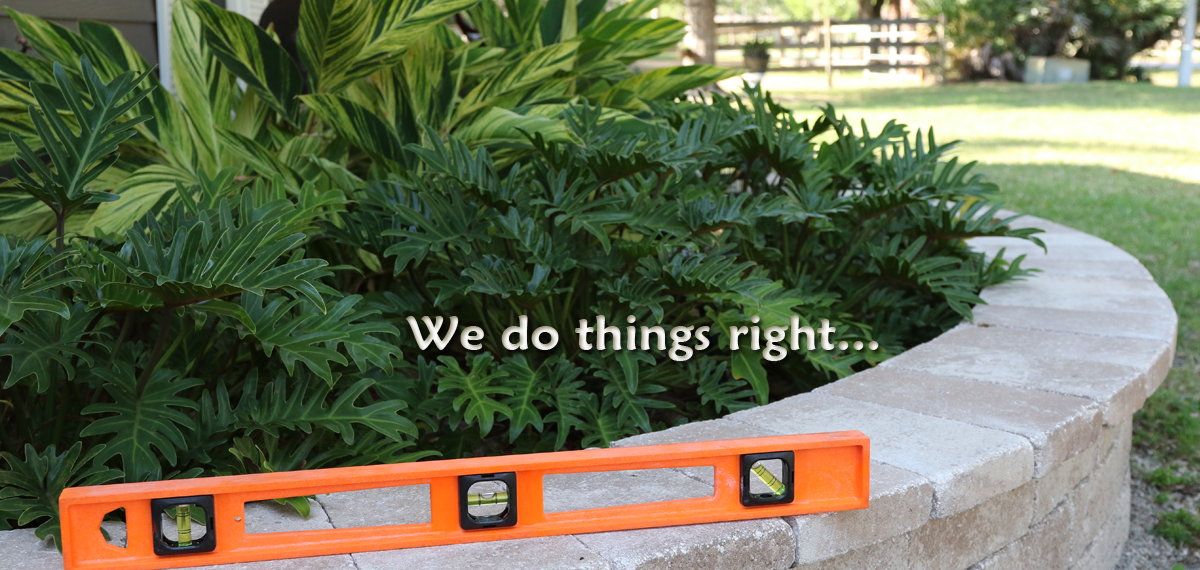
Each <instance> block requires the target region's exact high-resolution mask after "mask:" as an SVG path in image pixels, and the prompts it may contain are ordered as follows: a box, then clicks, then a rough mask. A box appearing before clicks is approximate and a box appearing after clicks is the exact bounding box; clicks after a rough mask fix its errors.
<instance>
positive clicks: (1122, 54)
mask: <svg viewBox="0 0 1200 570" xmlns="http://www.w3.org/2000/svg"><path fill="white" fill-rule="evenodd" d="M918 6H919V8H920V10H921V12H922V13H924V14H927V15H939V14H940V15H944V16H946V36H947V39H948V40H950V47H948V51H949V53H948V55H949V56H950V58H951V59H952V60H953V61H954V63H955V67H957V68H958V69H957V72H958V74H959V75H960V76H961V77H962V78H964V79H982V78H988V77H993V76H998V77H1003V78H1008V79H1016V80H1020V79H1021V78H1022V69H1023V68H1024V62H1025V59H1026V58H1027V57H1029V56H1059V57H1078V58H1081V59H1086V60H1088V61H1089V62H1091V77H1092V79H1124V78H1125V76H1126V74H1127V73H1128V71H1129V70H1128V64H1129V60H1130V59H1131V58H1132V57H1133V56H1134V55H1136V54H1137V53H1138V52H1141V51H1143V50H1146V49H1149V48H1151V47H1153V46H1154V44H1155V43H1157V42H1158V41H1160V40H1164V39H1169V38H1170V37H1171V33H1172V32H1173V31H1174V30H1175V29H1176V28H1177V26H1178V21H1179V15H1180V14H1181V13H1182V10H1183V3H1182V2H1180V1H1179V0H1133V1H1129V0H1034V1H1019V0H918Z"/></svg>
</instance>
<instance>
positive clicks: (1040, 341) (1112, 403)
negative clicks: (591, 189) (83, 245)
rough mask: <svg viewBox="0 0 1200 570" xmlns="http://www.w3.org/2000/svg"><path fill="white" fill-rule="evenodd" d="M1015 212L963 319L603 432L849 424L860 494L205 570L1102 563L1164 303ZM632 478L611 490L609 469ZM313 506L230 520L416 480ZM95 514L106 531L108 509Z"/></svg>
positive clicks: (407, 498) (616, 500) (691, 492)
mask: <svg viewBox="0 0 1200 570" xmlns="http://www.w3.org/2000/svg"><path fill="white" fill-rule="evenodd" d="M1014 226H1016V227H1030V226H1033V227H1040V228H1043V229H1046V230H1047V233H1046V234H1043V235H1041V236H1040V237H1042V239H1043V240H1044V241H1045V242H1046V243H1047V245H1048V246H1049V248H1050V251H1049V253H1048V254H1046V253H1043V252H1042V250H1041V249H1039V248H1036V247H1034V246H1032V244H1029V243H1028V242H1024V241H1022V240H1017V239H1009V238H983V239H977V240H973V241H972V242H971V243H972V244H973V245H974V246H976V247H977V248H979V249H981V250H984V251H986V252H989V253H994V252H996V251H998V250H999V249H1000V248H1002V247H1006V248H1008V249H1007V251H1008V254H1009V255H1010V256H1013V255H1016V254H1021V253H1025V254H1028V256H1029V257H1028V259H1027V262H1026V264H1025V265H1026V266H1028V267H1036V268H1039V269H1041V270H1042V271H1043V273H1042V274H1040V275H1037V276H1035V277H1032V278H1030V279H1027V280H1025V281H1018V282H1011V283H1006V284H1004V285H1001V286H997V287H993V288H990V289H988V290H985V291H984V292H983V294H982V296H983V298H984V299H985V300H987V302H988V303H989V304H988V305H987V306H979V307H977V308H976V309H975V315H976V318H975V321H974V322H973V323H964V324H963V325H960V326H959V327H957V328H955V329H953V330H951V331H948V332H946V333H945V334H943V335H941V336H940V337H938V338H937V339H934V340H933V341H931V342H929V343H926V344H923V345H921V346H917V347H915V348H913V349H911V350H909V351H907V352H905V353H903V354H901V355H899V356H897V357H895V358H893V359H891V360H889V361H887V362H885V363H883V364H882V365H880V366H879V367H877V368H875V369H872V370H869V371H866V372H862V373H859V374H855V375H853V376H851V377H849V378H845V379H843V380H840V381H838V382H835V383H833V384H830V385H827V386H825V387H822V388H820V389H818V390H816V391H815V392H812V393H809V394H802V395H798V396H794V397H791V398H787V399H785V400H782V401H779V402H775V403H773V404H770V405H767V406H763V407H759V408H754V409H750V410H746V411H742V412H738V413H735V414H731V415H729V416H726V417H725V418H723V419H719V420H713V421H708V422H700V423H693V424H687V425H684V426H680V427H677V428H673V429H669V430H666V431H661V432H657V433H651V434H644V435H640V436H636V437H631V438H628V439H625V440H622V441H619V442H616V443H615V444H614V445H618V446H633V445H646V444H657V443H672V442H684V441H705V440H714V439H729V438H738V437H748V436H759V435H775V434H792V433H806V432H817V431H832V430H848V429H857V430H861V431H863V432H864V433H866V434H867V435H868V436H870V437H871V441H872V450H871V457H872V466H871V507H870V509H868V510H865V511H852V512H843V513H830V514H821V515H806V516H799V517H788V518H784V519H762V520H752V521H743V522H735V523H720V524H706V525H695V526H687V527H675V528H663V529H647V530H637V531H626V532H609V533H597V534H585V535H577V536H559V537H548V538H538V539H530V540H516V541H505V542H492V543H479V544H468V545H455V546H443V547H431V548H416V549H409V550H396V551H384V552H371V553H363V554H355V555H346V556H329V557H319V558H305V559H297V560H287V561H278V562H262V563H253V564H240V565H231V566H220V567H214V568H230V569H233V568H237V569H244V570H274V569H285V568H286V569H288V570H294V569H297V570H335V569H347V570H352V569H358V570H399V569H404V568H422V569H437V568H446V569H451V568H453V569H456V570H457V569H461V568H475V567H484V566H486V567H497V568H513V569H519V568H578V569H591V568H596V569H602V568H613V569H617V568H620V569H625V568H646V569H649V568H689V569H691V568H729V569H734V568H749V567H754V568H764V569H766V568H789V567H798V568H804V569H821V570H826V569H843V568H844V569H855V568H867V567H870V568H875V569H903V568H914V569H944V570H960V569H966V568H970V569H972V570H984V569H992V568H996V569H1007V568H1018V567H1026V568H1038V569H1041V570H1055V569H1064V570H1066V569H1079V570H1101V569H1110V568H1113V567H1114V566H1115V565H1116V563H1117V559H1118V558H1119V556H1120V554H1121V550H1122V548H1123V546H1124V543H1125V539H1126V536H1127V534H1128V529H1129V501H1130V495H1129V446H1130V439H1131V426H1132V422H1131V417H1132V415H1133V413H1134V412H1135V411H1137V410H1138V409H1139V408H1140V407H1141V406H1142V404H1143V403H1144V402H1145V400H1146V398H1147V397H1148V396H1149V395H1150V394H1152V393H1153V392H1154V390H1155V389H1156V388H1157V387H1158V386H1159V384H1161V382H1162V381H1163V379H1164V378H1165V376H1166V373H1167V370H1168V369H1169V368H1170V366H1171V362H1172V359H1173V356H1174V351H1175V333H1176V321H1177V319H1176V315H1175V311H1174V308H1173V307H1172V305H1171V302H1170V300H1169V299H1168V298H1167V296H1166V294H1165V293H1163V291H1162V290H1161V289H1160V288H1159V287H1158V286H1157V285H1156V284H1155V283H1154V281H1153V279H1152V278H1151V277H1150V274H1149V273H1148V272H1147V271H1146V270H1145V268H1144V267H1142V265H1141V264H1140V263H1138V261H1137V260H1136V259H1135V258H1134V257H1133V256H1131V255H1129V254H1127V253H1125V252H1124V251H1122V250H1121V249H1119V248H1117V247H1116V246H1114V245H1112V244H1110V243H1108V242H1106V241H1104V240H1101V239H1099V238H1096V237H1093V236H1089V235H1087V234H1084V233H1082V232H1078V231H1076V230H1073V229H1071V228H1067V227H1065V226H1061V225H1058V224H1054V223H1052V222H1048V221H1046V220H1040V219H1037V218H1022V219H1021V220H1019V221H1018V222H1016V223H1015V224H1014ZM638 475H641V478H640V479H638V485H637V486H636V491H633V492H629V491H627V489H630V488H632V487H630V486H628V485H626V484H624V482H623V479H625V478H629V477H635V476H638ZM798 476H803V472H801V473H799V474H798ZM711 486H712V475H711V470H708V471H707V472H705V470H699V469H697V470H679V471H673V470H661V471H656V472H652V473H641V474H638V473H630V472H614V473H604V474H588V475H585V476H578V477H575V478H573V479H571V480H569V481H567V480H559V481H547V483H546V493H547V505H548V506H547V508H548V509H553V510H569V509H576V508H589V507H604V506H615V505H620V504H630V503H637V502H648V501H653V500H664V499H671V498H685V497H689V496H698V494H699V495H703V494H706V493H708V492H710V491H709V490H710V489H711ZM553 497H560V499H557V500H558V501H559V502H558V503H557V504H555V503H553V500H554V499H553ZM422 500H423V501H424V503H422ZM552 504H554V505H555V506H551V505H552ZM312 506H313V513H312V516H311V517H310V518H309V519H307V520H302V519H300V518H299V517H298V516H297V515H295V513H294V512H291V513H289V512H288V511H286V510H284V509H282V508H276V507H275V506H273V505H268V504H256V505H251V506H249V507H248V509H247V525H248V528H249V529H250V530H251V532H279V531H284V530H305V529H317V528H335V527H350V526H372V525H377V524H396V523H397V522H416V520H414V519H419V518H420V517H422V516H427V510H428V496H427V495H422V494H421V493H420V492H419V490H417V492H414V490H413V489H411V488H410V489H393V490H380V491H360V492H355V493H345V494H339V495H330V496H320V497H318V498H317V501H316V502H315V503H314V504H313V505H312ZM106 524H107V523H106ZM109 530H111V531H112V533H111V534H112V535H113V536H114V539H115V540H120V538H121V535H122V533H123V528H121V525H112V528H110V529H109ZM0 553H2V554H0V567H3V568H8V569H12V570H50V569H54V568H61V558H60V557H59V556H58V554H57V552H56V551H55V550H54V548H53V547H52V546H48V545H47V544H45V543H39V542H37V541H36V540H35V539H34V537H33V531H32V530H17V531H9V532H0Z"/></svg>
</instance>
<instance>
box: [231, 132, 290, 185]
mask: <svg viewBox="0 0 1200 570" xmlns="http://www.w3.org/2000/svg"><path fill="white" fill-rule="evenodd" d="M217 138H218V139H220V141H221V147H222V148H223V149H225V150H226V151H229V152H230V153H231V154H233V155H234V156H236V157H237V158H238V159H239V160H241V161H242V162H244V163H245V164H246V166H248V167H250V170H251V171H252V172H254V173H257V174H259V175H261V176H264V177H266V178H267V179H274V178H279V179H280V180H282V181H283V182H284V184H286V185H287V186H288V188H289V189H291V190H293V191H295V190H299V189H300V187H301V186H302V184H301V181H300V177H299V175H297V174H296V172H295V171H294V170H292V169H291V168H289V167H288V165H286V164H284V163H283V161H281V160H279V154H278V153H275V152H272V151H270V150H267V148H266V147H264V146H262V145H261V144H258V143H257V142H255V141H254V140H253V139H251V138H249V137H246V136H243V135H240V134H238V133H237V132H235V131H233V130H229V129H217Z"/></svg>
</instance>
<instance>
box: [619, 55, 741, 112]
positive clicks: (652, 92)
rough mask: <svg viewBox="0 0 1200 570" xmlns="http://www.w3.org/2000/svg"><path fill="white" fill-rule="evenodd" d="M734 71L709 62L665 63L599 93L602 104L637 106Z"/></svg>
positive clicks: (678, 92) (667, 96) (725, 76)
mask: <svg viewBox="0 0 1200 570" xmlns="http://www.w3.org/2000/svg"><path fill="white" fill-rule="evenodd" d="M734 75H737V71H736V70H733V69H725V68H721V67H714V66H711V65H687V66H677V67H664V68H661V69H655V70H653V71H648V72H646V73H642V74H640V75H634V76H632V77H628V78H626V79H623V80H621V81H619V82H618V83H617V84H616V85H613V86H612V87H611V88H609V90H608V91H607V92H605V93H604V94H603V95H601V96H600V98H599V101H600V103H601V104H603V105H605V106H609V107H616V108H620V109H639V108H642V107H644V106H645V103H644V102H645V101H653V100H655V99H664V98H669V97H678V96H680V95H682V94H683V92H684V91H687V90H689V89H696V88H699V87H703V86H705V85H709V84H712V83H715V82H717V81H720V80H722V79H725V78H728V77H733V76H734Z"/></svg>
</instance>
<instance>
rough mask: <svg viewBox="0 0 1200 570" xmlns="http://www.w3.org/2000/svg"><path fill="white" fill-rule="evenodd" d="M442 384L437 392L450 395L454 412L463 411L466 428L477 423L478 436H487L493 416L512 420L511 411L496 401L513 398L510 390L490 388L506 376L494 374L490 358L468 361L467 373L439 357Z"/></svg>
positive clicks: (487, 355) (494, 367)
mask: <svg viewBox="0 0 1200 570" xmlns="http://www.w3.org/2000/svg"><path fill="white" fill-rule="evenodd" d="M438 361H440V362H441V363H442V365H441V366H440V367H439V371H440V372H441V381H439V382H438V392H439V393H440V392H450V395H452V396H454V402H453V405H454V410H455V411H459V410H462V411H463V420H464V421H466V422H467V423H468V424H470V423H473V422H479V433H480V434H481V435H484V436H486V435H487V434H488V433H489V432H491V431H492V425H493V424H494V423H495V422H496V414H500V415H502V416H505V417H512V409H511V408H509V407H508V406H507V405H505V404H502V403H500V402H498V401H496V398H495V396H496V395H504V396H512V395H513V391H512V389H510V388H506V387H503V386H498V385H496V384H493V382H494V381H495V380H498V379H500V378H501V377H503V376H504V375H505V373H504V372H502V371H498V370H496V366H495V363H494V362H493V361H492V355H491V354H488V353H486V352H485V353H483V354H477V355H475V358H473V359H472V360H471V370H470V372H468V371H466V370H463V369H462V368H461V367H459V365H458V361H456V360H454V359H453V358H450V357H449V356H439V357H438Z"/></svg>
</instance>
